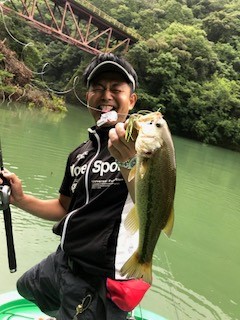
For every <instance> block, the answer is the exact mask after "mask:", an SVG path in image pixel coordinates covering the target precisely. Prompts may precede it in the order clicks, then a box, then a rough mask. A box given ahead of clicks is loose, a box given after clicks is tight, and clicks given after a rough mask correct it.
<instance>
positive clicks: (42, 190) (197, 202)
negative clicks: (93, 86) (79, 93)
mask: <svg viewBox="0 0 240 320" xmlns="http://www.w3.org/2000/svg"><path fill="white" fill-rule="evenodd" d="M0 123H1V125H0V135H1V138H2V147H3V152H4V162H5V166H6V167H7V168H8V169H9V170H11V171H13V172H15V173H16V174H17V175H18V176H19V177H20V178H21V179H22V181H23V186H24V189H25V191H26V192H28V193H31V194H34V195H36V196H38V197H41V198H51V197H56V196H57V195H58V188H59V186H60V183H61V181H62V177H63V173H64V168H65V162H66V159H67V155H68V153H69V152H70V151H71V150H72V149H73V148H75V147H76V146H77V145H78V144H79V143H80V142H81V141H83V140H85V139H86V138H87V132H86V129H87V127H88V126H90V125H92V124H93V122H92V120H91V118H90V116H89V114H88V111H87V110H86V109H84V108H76V107H70V108H69V112H68V114H67V115H65V116H61V115H58V114H54V113H50V114H49V113H44V112H42V111H36V110H31V111H30V110H26V109H25V108H17V107H14V106H13V105H10V106H9V107H7V106H6V105H5V106H3V105H2V106H1V107H0ZM174 144H175V148H176V157H177V190H176V200H175V216H176V220H175V227H174V231H173V235H172V237H171V239H168V238H166V237H165V236H164V235H161V237H160V239H159V242H158V245H157V248H156V250H155V254H154V267H153V276H154V281H153V285H152V288H151V290H150V291H149V292H148V293H147V294H146V296H145V297H144V299H143V301H142V307H144V308H146V309H149V310H151V311H153V312H155V313H158V314H160V315H163V316H164V317H166V318H167V319H169V320H179V319H181V320H187V319H194V320H198V319H199V320H202V319H209V320H211V319H240V270H239V268H240V249H239V247H240V245H239V244H240V231H239V230H240V154H239V153H236V152H232V151H228V150H224V149H220V148H216V147H211V146H206V145H203V144H200V143H197V142H193V141H190V140H186V139H182V138H178V137H174ZM12 215H13V228H14V240H15V249H16V255H17V264H18V271H17V272H16V273H14V274H11V273H10V272H9V270H8V262H7V254H6V241H5V232H4V226H3V218H2V215H1V213H0V244H1V245H0V293H4V292H7V291H11V290H15V282H16V279H17V278H18V277H19V276H20V275H21V274H22V273H23V272H24V271H25V270H27V269H28V268H30V267H31V266H32V265H34V264H35V263H37V262H39V261H40V260H41V259H42V258H44V257H45V256H46V255H48V254H49V253H51V252H52V251H54V250H55V248H56V247H57V245H58V243H59V238H58V237H56V236H55V235H53V234H52V232H51V228H52V223H51V222H47V221H43V220H40V219H38V218H35V217H33V216H31V215H29V214H27V213H25V212H24V211H21V210H19V209H17V208H14V207H12Z"/></svg>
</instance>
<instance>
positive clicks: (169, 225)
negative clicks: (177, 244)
mask: <svg viewBox="0 0 240 320" xmlns="http://www.w3.org/2000/svg"><path fill="white" fill-rule="evenodd" d="M173 224H174V210H173V208H172V210H171V213H170V216H169V218H168V221H167V224H166V226H165V227H164V229H163V232H164V233H165V234H166V235H167V236H168V237H170V236H171V234H172V229H173Z"/></svg>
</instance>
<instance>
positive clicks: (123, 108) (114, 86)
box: [86, 72, 137, 126]
mask: <svg viewBox="0 0 240 320" xmlns="http://www.w3.org/2000/svg"><path fill="white" fill-rule="evenodd" d="M86 98H87V102H88V105H89V110H90V112H91V114H92V116H93V118H94V119H95V121H96V122H97V121H98V120H99V119H100V117H101V114H103V113H107V112H109V111H116V112H117V113H118V119H117V121H115V122H114V123H113V122H110V123H109V122H108V123H106V124H105V125H104V126H109V125H114V124H116V123H117V122H124V121H125V120H126V117H127V114H128V112H129V111H130V110H131V109H132V108H133V107H134V105H135V103H136V101H137V96H136V94H135V93H132V92H131V87H130V86H129V84H128V83H127V82H126V80H125V78H124V77H123V76H122V75H121V74H120V73H110V72H104V73H102V74H100V75H99V76H97V77H96V78H94V79H93V81H92V82H91V84H90V87H89V90H88V92H87V95H86Z"/></svg>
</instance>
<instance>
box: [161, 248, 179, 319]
mask: <svg viewBox="0 0 240 320" xmlns="http://www.w3.org/2000/svg"><path fill="white" fill-rule="evenodd" d="M164 256H165V260H166V263H167V267H168V270H169V272H170V275H171V278H172V283H173V284H174V277H173V273H172V269H171V266H170V263H169V260H168V256H167V253H166V251H164ZM169 290H170V293H171V297H172V303H173V306H174V309H175V313H176V316H177V319H178V320H179V319H180V318H179V316H178V310H177V308H176V305H175V303H174V297H173V292H172V289H171V286H170V284H169Z"/></svg>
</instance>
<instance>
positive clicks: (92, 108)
mask: <svg viewBox="0 0 240 320" xmlns="http://www.w3.org/2000/svg"><path fill="white" fill-rule="evenodd" d="M78 80H79V77H78V76H76V77H75V78H74V79H73V92H74V95H75V96H76V98H77V100H78V101H79V102H80V103H81V104H82V105H83V106H85V107H87V108H88V109H91V110H95V111H98V112H101V110H100V109H97V108H94V107H92V106H90V104H89V103H88V102H87V103H86V102H84V101H83V100H82V99H81V98H79V96H78V94H77V92H76V90H75V88H76V87H77V83H76V81H78ZM118 114H119V115H121V116H127V115H128V114H129V113H118Z"/></svg>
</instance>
